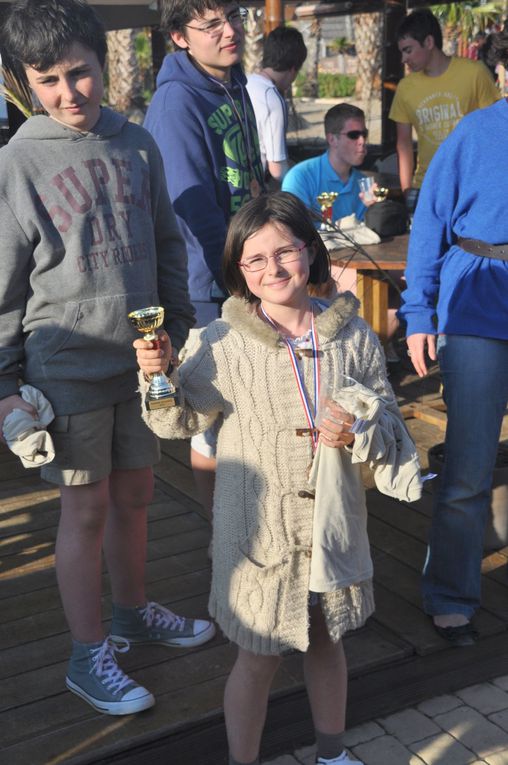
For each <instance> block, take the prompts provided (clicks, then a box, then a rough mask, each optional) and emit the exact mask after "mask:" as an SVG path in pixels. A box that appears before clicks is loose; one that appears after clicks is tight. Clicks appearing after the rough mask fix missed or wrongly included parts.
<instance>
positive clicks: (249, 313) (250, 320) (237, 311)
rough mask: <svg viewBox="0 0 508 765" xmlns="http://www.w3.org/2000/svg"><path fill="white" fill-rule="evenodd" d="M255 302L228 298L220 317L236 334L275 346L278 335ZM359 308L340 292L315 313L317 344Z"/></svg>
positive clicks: (327, 339) (333, 334)
mask: <svg viewBox="0 0 508 765" xmlns="http://www.w3.org/2000/svg"><path fill="white" fill-rule="evenodd" d="M257 305H258V304H257V303H249V302H248V301H247V300H244V299H243V298H238V297H232V298H229V300H228V301H227V302H226V303H225V304H224V307H223V309H222V320H223V321H224V322H226V323H227V324H230V325H231V326H232V327H234V328H235V330H238V331H239V332H240V333H242V334H243V333H244V332H245V333H247V334H248V335H249V336H250V337H251V338H252V339H253V340H257V341H258V342H260V343H262V344H263V345H266V346H267V347H268V348H273V349H275V348H278V347H279V345H280V344H281V335H280V334H279V333H278V332H277V331H276V330H275V329H274V328H273V327H272V326H271V325H270V324H267V322H265V321H263V320H262V319H260V317H259V316H258V313H257ZM359 307H360V301H359V300H358V299H357V298H356V297H355V296H354V295H353V293H352V292H344V293H343V294H342V295H339V296H338V297H337V298H336V299H335V300H334V301H333V303H331V305H330V306H329V307H328V308H327V309H326V310H325V311H323V312H322V313H320V314H319V315H318V316H316V329H317V331H318V334H319V342H320V344H321V345H324V344H325V343H329V342H332V341H334V340H335V339H336V338H337V336H338V334H339V333H340V332H341V331H342V330H343V329H344V328H345V327H346V326H347V325H348V324H349V323H350V321H351V320H352V319H354V318H355V317H356V316H357V315H358V309H359Z"/></svg>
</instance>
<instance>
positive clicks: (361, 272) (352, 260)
mask: <svg viewBox="0 0 508 765" xmlns="http://www.w3.org/2000/svg"><path fill="white" fill-rule="evenodd" d="M408 239H409V235H408V234H402V235H401V236H395V237H392V238H391V239H386V240H384V241H382V242H380V244H369V245H365V246H363V249H364V250H365V252H366V253H368V255H369V256H370V257H371V258H372V259H373V260H374V262H375V264H376V265H374V263H372V261H370V260H369V258H367V257H366V256H365V255H364V254H362V253H361V252H358V251H356V250H354V249H353V248H352V247H342V248H339V249H337V250H331V251H330V259H331V261H332V264H333V265H337V266H342V267H343V268H354V269H356V271H357V272H358V273H357V296H358V299H359V300H360V301H361V304H362V305H361V308H360V315H361V316H362V317H363V318H364V319H365V321H367V322H368V323H369V324H370V325H371V327H372V329H373V330H374V331H375V332H376V334H377V335H378V336H379V339H380V340H381V342H382V343H385V342H386V340H387V339H388V285H389V283H388V281H387V280H386V279H383V275H382V273H381V272H380V271H379V270H378V268H376V266H378V267H379V268H382V269H383V270H385V271H403V270H404V269H405V267H406V258H407V245H408Z"/></svg>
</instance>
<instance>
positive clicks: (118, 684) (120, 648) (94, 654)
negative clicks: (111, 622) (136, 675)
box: [90, 637, 132, 693]
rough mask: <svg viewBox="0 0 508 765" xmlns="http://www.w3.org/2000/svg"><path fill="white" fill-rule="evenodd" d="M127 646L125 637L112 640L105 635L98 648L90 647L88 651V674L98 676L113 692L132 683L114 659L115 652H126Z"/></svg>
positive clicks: (127, 642)
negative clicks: (89, 664) (89, 661)
mask: <svg viewBox="0 0 508 765" xmlns="http://www.w3.org/2000/svg"><path fill="white" fill-rule="evenodd" d="M129 647H130V645H129V641H128V640H127V639H126V638H122V637H118V638H115V640H112V639H111V638H110V637H107V638H106V639H105V640H104V642H103V644H102V645H101V646H100V647H99V648H92V650H91V651H90V653H91V660H92V668H91V670H90V674H95V675H96V676H97V677H98V678H100V680H101V682H102V684H103V685H104V686H105V687H106V688H107V689H108V690H109V691H111V692H113V693H116V692H118V691H122V690H123V689H124V688H125V686H126V685H129V684H130V683H132V680H131V678H130V677H128V675H126V674H125V672H124V671H123V670H122V669H121V668H120V667H119V666H118V664H117V661H116V659H115V653H127V651H128V650H129Z"/></svg>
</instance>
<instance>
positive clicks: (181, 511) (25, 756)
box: [0, 370, 508, 765]
mask: <svg viewBox="0 0 508 765" xmlns="http://www.w3.org/2000/svg"><path fill="white" fill-rule="evenodd" d="M394 385H395V387H396V390H397V393H398V395H399V400H400V403H401V405H405V404H406V405H413V404H414V403H415V401H416V402H419V403H420V404H427V403H428V402H429V401H430V402H432V400H433V399H436V398H437V396H438V381H437V379H436V378H434V379H432V378H431V379H430V380H427V381H425V383H424V384H422V383H421V381H418V380H416V379H415V378H414V377H411V376H410V375H409V374H406V373H404V371H403V370H402V373H400V374H398V375H397V377H396V379H395V380H394ZM408 426H409V427H410V429H411V431H412V432H413V436H414V438H415V440H416V442H417V444H418V447H419V449H420V451H421V455H422V464H423V465H424V466H426V454H427V449H428V448H429V447H430V446H432V445H433V444H435V443H437V442H438V441H440V440H442V437H443V430H442V428H441V420H440V417H439V416H438V417H437V419H436V420H435V421H433V420H432V417H430V418H427V419H426V420H425V419H424V420H421V419H418V418H411V419H409V420H408ZM505 430H506V429H505ZM507 435H508V432H505V431H504V432H503V436H504V437H506V436H507ZM163 453H164V456H163V459H162V461H161V463H160V465H159V467H158V469H157V482H156V493H155V497H154V501H153V503H152V506H151V509H150V520H149V545H148V565H147V581H148V592H149V596H150V598H152V599H154V600H158V601H160V602H162V603H164V604H167V605H169V606H170V607H171V608H173V609H174V610H175V611H176V612H178V613H182V614H185V615H186V616H203V615H204V614H206V605H207V596H208V588H209V580H210V565H209V561H208V558H207V547H208V543H209V540H210V527H209V525H208V523H207V521H206V520H205V519H204V518H203V517H202V514H201V507H200V506H199V504H198V503H197V501H196V495H195V489H194V485H193V481H192V476H191V472H190V469H189V467H188V454H187V444H185V443H182V442H165V443H164V444H163ZM367 483H368V477H367ZM58 505H59V503H58V493H57V491H55V489H54V488H53V487H51V486H50V485H48V484H45V483H44V482H42V481H41V480H40V478H39V477H38V475H37V473H36V471H33V472H29V471H24V470H23V468H22V467H21V464H20V463H19V461H18V460H17V458H15V457H14V456H13V455H11V453H10V452H7V451H6V450H2V451H0V545H1V547H2V553H3V554H2V562H1V567H0V580H1V591H0V602H1V606H2V619H1V624H0V679H1V687H2V694H1V697H0V757H1V761H2V762H3V763H5V765H60V764H65V765H84V764H85V763H86V764H91V763H95V764H97V765H98V764H99V763H104V764H105V763H118V764H119V765H120V764H121V765H140V764H141V763H144V764H146V763H150V765H159V763H160V765H162V763H164V765H168V763H171V765H186V764H187V763H193V765H222V763H224V762H225V756H226V745H225V733H224V724H223V718H222V712H221V708H222V693H223V688H224V682H225V678H226V676H227V674H228V672H229V669H230V667H231V664H232V661H233V659H234V649H233V647H232V646H231V645H229V644H228V643H227V641H225V640H224V638H223V637H222V636H221V635H218V636H217V637H216V638H215V639H214V640H213V641H212V642H210V643H208V644H206V645H204V646H201V647H199V648H197V649H194V650H183V649H171V648H163V647H157V646H149V647H144V648H141V647H138V648H133V649H132V650H131V651H130V652H129V654H127V655H126V656H125V657H122V666H123V667H124V669H126V671H128V672H129V673H130V674H132V675H133V676H134V677H135V678H136V679H137V680H138V681H140V682H142V683H143V684H144V685H146V686H147V687H148V688H149V689H150V690H151V691H152V692H153V693H154V695H155V696H156V698H157V704H156V706H155V707H154V708H153V709H151V710H148V711H147V712H144V713H142V714H139V715H136V716H129V717H117V718H116V717H109V716H104V715H100V714H97V713H95V712H94V711H93V710H92V709H91V708H90V707H88V706H87V705H86V704H84V703H83V702H82V701H80V700H79V699H78V698H76V697H75V696H73V695H72V694H70V693H69V692H68V691H66V690H65V687H64V676H65V670H66V663H67V656H68V653H69V649H70V636H69V633H68V631H67V627H66V623H65V620H64V616H63V613H62V609H61V606H60V600H59V596H58V591H57V587H56V580H55V573H54V568H53V553H54V541H55V534H56V526H57V522H58V514H59V510H58ZM368 507H369V531H370V539H371V545H372V554H373V559H374V565H375V589H376V602H377V610H376V613H375V615H374V616H373V617H372V618H371V619H370V620H369V622H368V624H367V625H366V626H365V627H364V628H363V629H362V630H360V631H358V632H356V633H354V634H351V635H349V636H347V637H346V639H345V647H346V652H347V656H348V663H349V672H350V688H349V708H348V717H349V719H348V722H349V724H350V725H353V724H357V723H359V722H362V721H367V720H370V719H372V718H373V717H375V716H380V715H385V714H387V713H390V712H393V711H395V710H397V709H400V708H403V707H404V706H407V705H413V704H414V703H416V702H418V701H420V700H423V699H425V698H429V697H430V696H434V695H437V694H440V693H446V692H449V691H452V690H456V689H458V688H460V687H464V686H466V685H470V684H472V683H475V682H479V681H483V680H486V679H489V678H491V677H494V676H496V675H502V674H506V673H508V654H507V652H506V629H507V626H508V578H507V564H508V548H505V549H504V550H500V551H497V552H494V553H490V554H488V555H486V557H485V560H484V576H483V607H482V609H481V610H480V612H479V613H478V616H477V620H476V623H477V626H478V628H479V630H480V633H481V639H480V641H479V643H478V644H477V645H476V646H475V647H473V648H467V649H462V650H457V649H450V648H449V647H448V646H447V644H446V643H445V641H443V640H441V639H440V638H439V637H438V636H437V635H436V633H435V632H434V630H433V629H432V627H431V624H430V621H429V619H428V618H427V617H426V616H425V615H424V614H423V612H422V610H421V605H420V595H419V580H420V570H421V567H422V564H423V560H424V555H425V540H426V534H427V529H428V525H429V516H430V511H431V496H430V494H428V493H426V494H425V495H424V497H423V498H422V499H421V500H420V501H419V502H418V503H416V504H413V505H406V504H404V503H400V502H397V501H396V500H391V499H389V498H388V497H385V496H382V495H380V494H379V493H378V492H376V491H375V490H374V489H372V488H371V487H370V488H368ZM104 586H105V588H107V577H106V576H105V577H104ZM109 613H110V597H109V592H108V590H107V589H105V594H104V614H105V616H106V615H109ZM311 741H312V725H311V721H310V715H309V709H308V706H307V701H306V697H305V693H304V691H303V687H302V671H301V661H300V657H299V656H298V655H293V656H290V657H288V658H287V659H286V660H285V662H284V663H283V665H282V668H281V670H280V671H279V673H278V675H277V678H276V682H275V685H274V689H273V693H272V696H271V701H270V709H269V716H268V721H267V726H266V732H265V736H264V751H263V754H264V755H267V756H268V755H272V754H276V753H281V752H284V751H286V752H287V751H290V750H292V749H294V748H295V747H296V746H300V745H303V744H306V743H310V742H311Z"/></svg>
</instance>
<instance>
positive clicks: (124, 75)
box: [107, 29, 143, 114]
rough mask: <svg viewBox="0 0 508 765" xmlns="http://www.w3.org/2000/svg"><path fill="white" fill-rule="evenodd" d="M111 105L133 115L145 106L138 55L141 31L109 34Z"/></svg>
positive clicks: (109, 99) (130, 30)
mask: <svg viewBox="0 0 508 765" xmlns="http://www.w3.org/2000/svg"><path fill="white" fill-rule="evenodd" d="M107 34H108V69H107V73H108V103H109V104H110V106H112V108H113V109H116V110H117V111H119V112H122V113H123V114H130V113H131V112H132V111H133V110H134V109H136V108H139V107H140V105H141V104H142V102H143V76H142V72H141V68H140V65H139V61H138V56H137V54H136V38H137V36H138V34H139V30H138V29H118V30H115V31H113V32H108V33H107Z"/></svg>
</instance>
